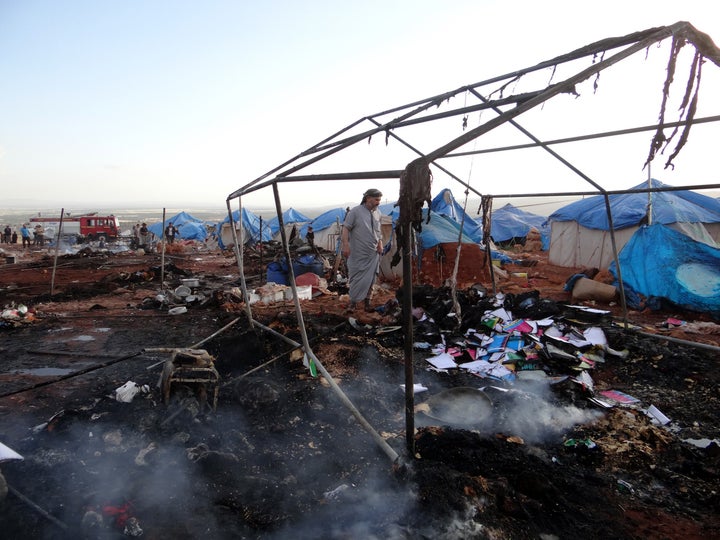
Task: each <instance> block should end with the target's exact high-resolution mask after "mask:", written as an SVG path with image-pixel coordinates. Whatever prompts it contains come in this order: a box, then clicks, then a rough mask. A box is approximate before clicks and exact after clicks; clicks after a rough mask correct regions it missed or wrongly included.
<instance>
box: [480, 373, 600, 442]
mask: <svg viewBox="0 0 720 540" xmlns="http://www.w3.org/2000/svg"><path fill="white" fill-rule="evenodd" d="M485 391H486V392H487V393H488V394H489V395H491V399H492V400H493V402H494V408H493V409H494V410H493V416H492V424H491V426H490V429H491V430H493V431H495V432H501V433H504V434H506V435H508V436H516V437H521V438H522V439H523V440H524V441H525V442H527V443H530V444H539V443H545V442H552V441H554V440H556V439H557V438H558V437H561V436H562V435H563V433H566V432H567V431H569V430H571V429H572V428H573V427H574V426H577V425H580V424H588V423H592V422H595V421H596V420H598V419H599V418H601V417H602V416H603V413H602V412H601V411H598V410H594V409H581V408H579V407H577V406H575V405H573V404H569V403H559V402H558V400H557V399H556V398H555V396H554V395H553V394H552V392H551V390H550V385H549V384H544V383H542V382H527V383H522V384H517V385H516V386H515V387H513V388H511V389H509V390H508V389H499V388H496V387H489V388H486V389H485Z"/></svg>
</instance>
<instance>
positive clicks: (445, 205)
mask: <svg viewBox="0 0 720 540" xmlns="http://www.w3.org/2000/svg"><path fill="white" fill-rule="evenodd" d="M430 208H431V209H432V211H433V212H435V213H436V214H440V215H441V216H446V217H448V218H450V219H451V220H453V221H454V222H456V223H460V222H462V224H463V232H464V233H465V234H467V235H468V236H469V237H470V238H472V239H473V240H474V241H475V242H477V243H478V244H479V243H482V223H481V222H480V221H478V220H476V219H474V218H473V217H471V216H470V215H468V213H467V212H465V210H463V207H462V206H461V205H460V203H458V202H457V201H456V200H455V197H453V194H452V191H450V190H449V189H443V190H442V191H441V192H440V193H438V194H437V195H436V196H435V198H433V200H432V202H431V203H430Z"/></svg>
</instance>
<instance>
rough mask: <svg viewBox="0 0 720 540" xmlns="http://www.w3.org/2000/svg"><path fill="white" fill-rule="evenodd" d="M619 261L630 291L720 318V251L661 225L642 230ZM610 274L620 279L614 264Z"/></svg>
mask: <svg viewBox="0 0 720 540" xmlns="http://www.w3.org/2000/svg"><path fill="white" fill-rule="evenodd" d="M618 258H619V261H620V267H621V268H622V277H623V283H624V284H625V286H626V287H630V288H631V289H632V290H634V291H636V292H638V293H640V294H642V295H643V296H645V297H647V298H651V297H657V298H665V299H667V300H670V301H671V302H673V303H674V304H677V305H679V306H682V307H684V308H686V309H691V310H693V311H701V312H711V313H713V314H715V315H718V314H720V249H716V248H712V247H710V246H708V245H707V244H703V243H701V242H695V241H694V240H692V239H691V238H689V237H687V236H685V235H684V234H681V233H679V232H677V231H675V230H673V229H671V228H669V227H665V226H663V225H659V224H658V225H650V226H646V227H640V228H639V229H638V230H637V231H636V232H635V234H634V235H633V236H632V238H630V240H629V241H628V243H627V244H625V247H624V248H623V249H622V251H621V252H620V254H619V256H618ZM610 271H611V272H612V273H613V275H615V276H616V277H617V274H616V267H615V263H614V262H613V263H612V264H611V265H610Z"/></svg>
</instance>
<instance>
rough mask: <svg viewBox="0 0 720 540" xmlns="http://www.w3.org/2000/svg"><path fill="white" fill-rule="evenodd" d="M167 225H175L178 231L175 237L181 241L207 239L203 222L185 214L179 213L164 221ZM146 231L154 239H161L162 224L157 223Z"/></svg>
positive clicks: (160, 222)
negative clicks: (153, 236) (154, 237)
mask: <svg viewBox="0 0 720 540" xmlns="http://www.w3.org/2000/svg"><path fill="white" fill-rule="evenodd" d="M169 224H173V225H175V227H176V228H177V230H178V233H177V237H178V238H181V239H183V240H200V241H204V240H205V239H206V238H207V229H206V228H205V222H204V221H203V220H202V219H198V218H196V217H195V216H193V215H191V214H188V213H187V212H180V213H178V214H175V215H174V216H172V217H170V218H166V219H165V226H166V227H167V226H168V225H169ZM148 230H149V231H150V232H151V233H153V234H154V235H155V236H156V237H158V238H161V237H162V234H163V222H162V221H159V222H157V223H153V224H152V225H149V226H148Z"/></svg>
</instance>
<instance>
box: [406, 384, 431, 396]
mask: <svg viewBox="0 0 720 540" xmlns="http://www.w3.org/2000/svg"><path fill="white" fill-rule="evenodd" d="M400 388H402V390H403V392H404V391H405V385H404V384H401V385H400ZM420 392H427V387H426V386H423V385H422V384H413V394H419V393H420Z"/></svg>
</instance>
